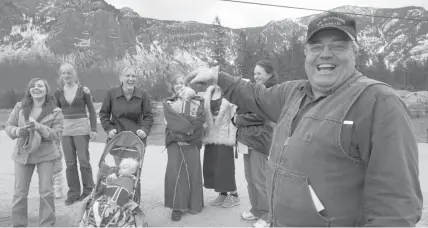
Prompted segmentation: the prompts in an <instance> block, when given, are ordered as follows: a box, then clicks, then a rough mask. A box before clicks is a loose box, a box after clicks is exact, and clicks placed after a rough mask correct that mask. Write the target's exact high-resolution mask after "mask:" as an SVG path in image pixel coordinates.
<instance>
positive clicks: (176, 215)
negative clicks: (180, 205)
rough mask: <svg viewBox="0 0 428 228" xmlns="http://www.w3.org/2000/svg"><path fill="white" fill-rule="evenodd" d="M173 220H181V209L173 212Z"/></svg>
mask: <svg viewBox="0 0 428 228" xmlns="http://www.w3.org/2000/svg"><path fill="white" fill-rule="evenodd" d="M171 220H172V221H174V222H177V221H180V220H181V211H176V210H173V211H172V214H171Z"/></svg>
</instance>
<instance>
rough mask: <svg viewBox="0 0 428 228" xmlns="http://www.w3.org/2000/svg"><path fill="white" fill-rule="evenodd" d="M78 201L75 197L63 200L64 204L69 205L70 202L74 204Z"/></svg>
mask: <svg viewBox="0 0 428 228" xmlns="http://www.w3.org/2000/svg"><path fill="white" fill-rule="evenodd" d="M77 201H79V199H75V198H67V199H66V200H65V206H70V205H72V204H74V203H75V202H77Z"/></svg>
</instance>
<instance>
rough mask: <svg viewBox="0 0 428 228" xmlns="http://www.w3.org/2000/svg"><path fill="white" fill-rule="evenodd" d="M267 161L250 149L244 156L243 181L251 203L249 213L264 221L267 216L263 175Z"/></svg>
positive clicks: (264, 177)
mask: <svg viewBox="0 0 428 228" xmlns="http://www.w3.org/2000/svg"><path fill="white" fill-rule="evenodd" d="M267 159H268V157H267V156H266V155H264V154H262V153H260V152H257V151H255V150H252V149H250V150H249V154H244V170H245V179H246V180H247V188H248V196H249V198H250V203H251V210H250V212H251V213H252V214H253V215H254V216H256V217H258V218H261V219H263V220H265V221H266V220H268V214H269V205H268V196H267V189H266V173H265V166H266V162H267Z"/></svg>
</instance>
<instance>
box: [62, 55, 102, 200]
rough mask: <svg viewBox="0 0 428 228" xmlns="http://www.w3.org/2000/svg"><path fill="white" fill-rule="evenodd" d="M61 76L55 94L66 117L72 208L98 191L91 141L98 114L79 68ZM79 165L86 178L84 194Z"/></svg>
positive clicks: (65, 145)
mask: <svg viewBox="0 0 428 228" xmlns="http://www.w3.org/2000/svg"><path fill="white" fill-rule="evenodd" d="M59 72H60V75H59V78H58V81H59V84H60V85H61V86H60V87H59V88H58V89H57V90H56V91H55V98H56V105H57V106H58V107H59V108H61V110H62V112H63V114H64V132H63V134H62V137H61V144H62V149H63V152H64V157H65V164H66V166H67V168H66V177H67V184H68V193H67V199H66V200H65V205H71V204H73V203H75V202H76V201H79V200H82V199H84V198H86V197H87V196H88V195H90V194H91V192H92V190H93V188H94V180H93V174H92V167H91V163H90V155H89V141H90V140H93V139H94V138H95V136H96V132H97V114H96V111H95V108H94V104H93V103H92V97H91V94H90V92H89V91H88V90H87V89H86V88H85V87H84V86H82V85H80V83H79V79H78V77H77V72H76V68H75V67H74V66H73V65H71V64H70V63H64V64H62V65H61V67H60V69H59ZM86 108H87V110H88V111H89V117H88V114H87V112H86ZM77 163H79V167H80V173H81V177H82V185H83V189H82V192H81V187H80V186H81V185H80V180H79V174H78V171H77Z"/></svg>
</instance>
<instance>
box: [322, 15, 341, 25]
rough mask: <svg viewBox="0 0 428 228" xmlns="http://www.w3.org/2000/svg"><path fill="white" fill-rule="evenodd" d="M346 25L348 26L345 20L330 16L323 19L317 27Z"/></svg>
mask: <svg viewBox="0 0 428 228" xmlns="http://www.w3.org/2000/svg"><path fill="white" fill-rule="evenodd" d="M344 24H346V21H345V20H344V19H342V18H339V17H335V16H329V17H325V18H323V19H321V20H320V21H319V22H318V24H317V25H318V26H319V27H324V26H326V25H344Z"/></svg>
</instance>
